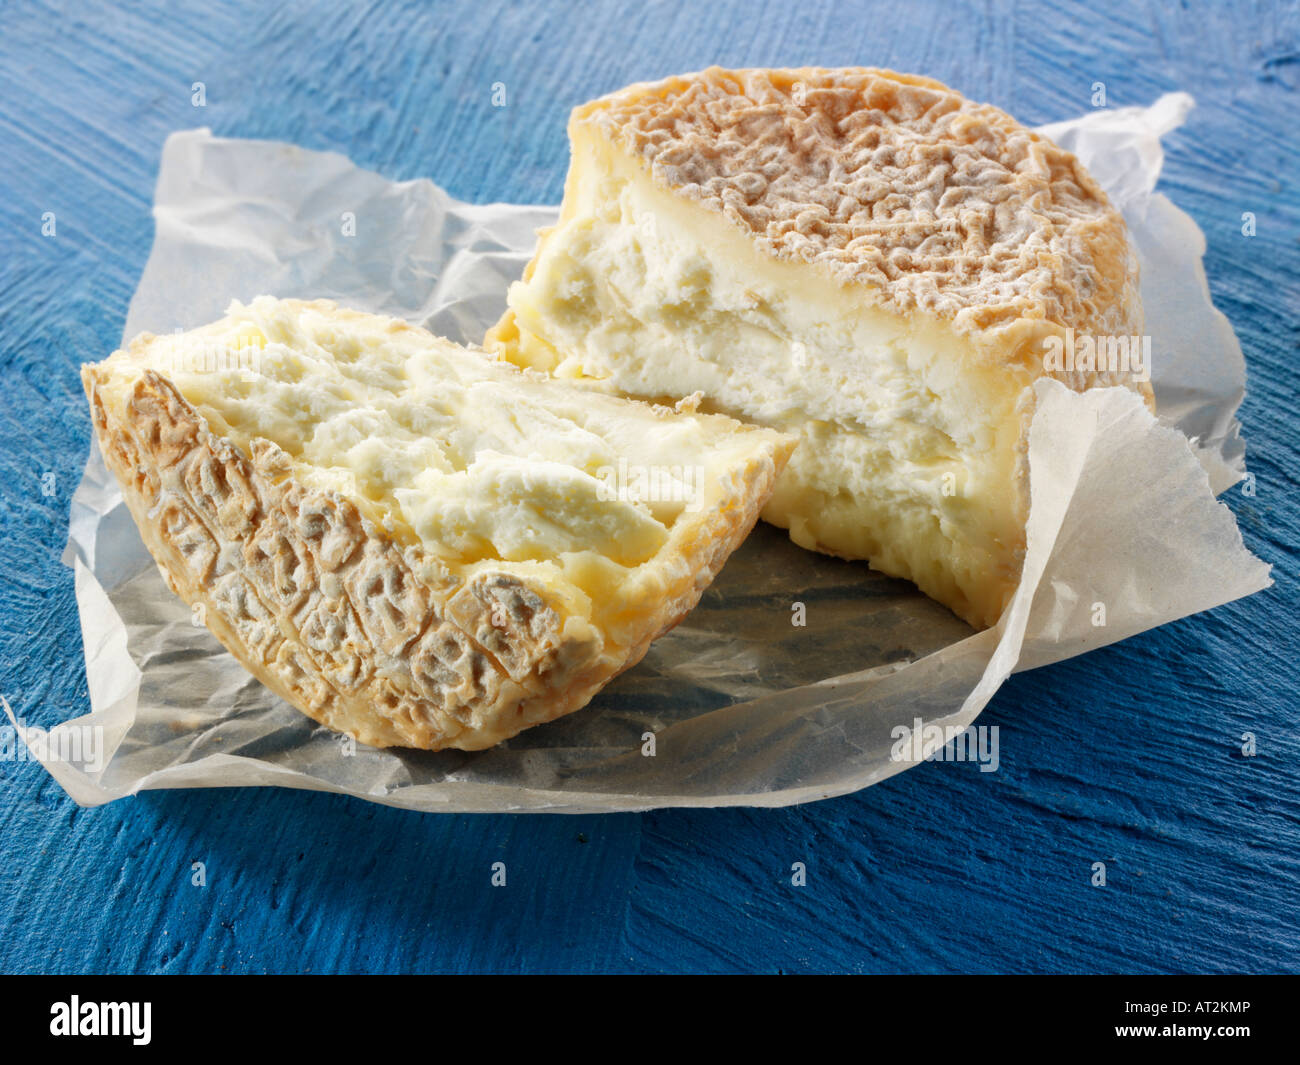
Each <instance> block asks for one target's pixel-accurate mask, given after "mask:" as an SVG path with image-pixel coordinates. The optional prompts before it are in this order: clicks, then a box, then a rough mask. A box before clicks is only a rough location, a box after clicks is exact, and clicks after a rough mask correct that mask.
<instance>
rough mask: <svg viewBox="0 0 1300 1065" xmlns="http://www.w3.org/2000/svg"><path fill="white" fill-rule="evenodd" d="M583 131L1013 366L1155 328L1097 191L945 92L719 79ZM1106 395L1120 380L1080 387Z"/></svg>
mask: <svg viewBox="0 0 1300 1065" xmlns="http://www.w3.org/2000/svg"><path fill="white" fill-rule="evenodd" d="M584 125H590V126H593V127H595V128H596V129H598V130H599V131H600V133H601V134H602V135H603V136H605V137H606V138H608V139H610V140H612V141H613V142H614V143H616V144H618V145H619V146H620V147H621V148H622V149H623V150H624V151H625V152H627V153H629V154H630V155H632V156H634V157H636V158H638V159H640V160H641V161H642V162H643V163H644V164H645V165H646V166H647V167H648V169H649V171H650V172H651V174H652V176H653V177H654V179H655V181H656V182H657V183H659V184H660V185H661V186H663V187H665V188H668V189H671V190H672V191H673V192H674V193H676V194H677V195H680V196H683V197H685V198H687V199H689V200H692V201H694V202H696V203H698V204H700V205H701V206H703V207H705V208H707V209H709V210H711V211H714V212H717V213H719V214H722V215H724V216H725V217H726V218H728V219H729V220H730V221H731V222H732V223H734V224H735V225H736V226H738V227H740V228H741V229H742V230H743V231H745V232H746V233H747V234H748V235H749V236H750V237H751V238H752V239H753V241H754V243H755V244H756V246H757V247H759V248H760V249H761V250H762V251H764V252H765V253H767V254H769V255H771V256H773V257H775V258H777V259H783V260H788V261H796V262H806V263H813V264H817V265H818V266H820V267H822V268H823V269H824V270H825V271H826V272H827V274H828V275H829V276H830V277H832V278H834V279H835V280H837V281H839V282H841V283H845V284H856V285H861V286H862V292H863V295H864V298H866V299H869V300H872V301H875V302H878V303H881V304H883V305H884V306H886V307H888V308H890V309H892V310H894V311H896V312H898V313H900V314H906V313H909V312H911V311H913V310H916V309H920V310H923V311H925V312H928V313H930V314H932V315H934V316H936V317H938V318H942V319H945V320H949V321H951V323H952V325H953V327H954V328H955V329H957V330H958V331H959V332H962V333H966V334H968V335H971V336H972V337H974V338H976V339H977V341H978V340H980V339H982V338H983V337H984V336H986V335H988V334H995V335H997V340H996V345H990V348H991V349H993V348H995V349H996V351H997V352H999V353H1000V357H1001V358H1005V359H1012V360H1016V361H1023V360H1025V359H1027V358H1032V357H1033V356H1034V355H1036V354H1038V353H1040V352H1041V339H1042V336H1043V335H1045V334H1046V333H1047V332H1053V333H1054V332H1056V331H1057V330H1058V329H1065V328H1074V329H1075V330H1077V331H1079V332H1083V333H1089V334H1094V335H1105V336H1128V335H1132V334H1134V333H1140V332H1141V325H1142V315H1141V303H1140V299H1139V296H1138V287H1137V281H1138V273H1137V269H1138V268H1137V258H1136V255H1135V253H1134V252H1133V249H1132V247H1131V246H1130V244H1129V241H1128V238H1127V231H1126V228H1125V226H1124V221H1123V218H1122V217H1121V216H1120V214H1119V212H1118V211H1116V210H1115V208H1114V207H1112V206H1111V204H1110V202H1109V200H1108V199H1107V198H1106V195H1105V193H1104V192H1103V191H1102V190H1101V188H1100V187H1099V186H1098V185H1097V183H1096V182H1095V181H1094V180H1093V179H1092V177H1091V176H1090V175H1089V174H1088V173H1087V171H1086V170H1084V168H1083V167H1082V165H1081V164H1080V163H1079V161H1078V160H1077V159H1076V158H1075V157H1074V156H1073V155H1071V154H1070V153H1069V152H1067V151H1064V150H1063V149H1061V148H1059V147H1057V146H1056V145H1055V144H1053V143H1052V142H1051V141H1049V140H1047V139H1046V138H1044V137H1041V136H1039V135H1038V134H1036V133H1033V132H1032V131H1030V130H1028V129H1026V128H1025V127H1023V126H1021V125H1020V124H1019V123H1018V122H1016V121H1015V119H1013V118H1011V117H1010V116H1009V115H1007V114H1006V113H1005V112H1003V111H1000V110H998V109H997V108H995V107H991V106H989V105H986V104H977V103H973V102H971V101H969V100H967V99H965V98H964V97H963V96H961V95H960V94H959V93H957V92H955V91H953V90H951V89H949V88H947V87H946V86H944V85H942V84H941V83H939V82H937V81H933V80H931V79H928V78H918V77H913V76H910V75H906V74H897V73H894V72H892V71H888V70H877V69H873V68H846V69H822V68H802V69H790V70H736V71H728V70H722V69H720V68H717V67H713V68H710V69H708V70H705V71H702V72H700V73H697V74H688V75H683V76H680V77H672V78H666V79H664V80H663V81H659V82H655V83H645V84H639V85H632V86H629V87H628V88H625V89H622V90H620V91H619V92H616V93H613V94H611V95H609V96H605V97H602V98H601V99H598V100H595V101H592V102H591V103H588V104H585V105H583V106H582V107H579V108H578V109H577V110H575V111H574V113H573V116H572V118H571V120H570V127H571V131H572V129H573V128H574V127H577V126H584ZM1008 330H1010V335H1008ZM1097 383H1112V382H1108V381H1106V380H1101V379H1098V380H1089V381H1084V380H1082V379H1081V380H1080V381H1079V382H1076V383H1075V385H1074V386H1075V387H1078V386H1082V387H1087V386H1088V385H1089V384H1097ZM1113 383H1120V382H1119V381H1115V382H1113ZM1148 391H1149V390H1148Z"/></svg>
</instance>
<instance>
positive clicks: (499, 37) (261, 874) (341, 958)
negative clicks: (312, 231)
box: [0, 0, 1300, 972]
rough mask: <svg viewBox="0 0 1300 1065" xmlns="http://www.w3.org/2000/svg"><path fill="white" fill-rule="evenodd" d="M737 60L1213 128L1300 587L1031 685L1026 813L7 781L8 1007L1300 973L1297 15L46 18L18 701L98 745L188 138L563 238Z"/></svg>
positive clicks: (1016, 683) (1273, 519) (219, 14)
mask: <svg viewBox="0 0 1300 1065" xmlns="http://www.w3.org/2000/svg"><path fill="white" fill-rule="evenodd" d="M712 62H718V63H721V64H723V65H776V64H791V65H794V64H804V63H819V64H824V65H837V64H849V63H869V64H876V65H884V66H892V67H895V68H897V69H902V70H909V71H915V72H918V73H924V74H929V75H931V76H934V77H937V78H940V79H941V80H943V81H946V82H948V83H949V84H952V85H953V86H955V87H957V88H959V89H961V90H962V91H964V92H966V93H967V94H968V95H971V96H973V97H975V98H978V99H983V100H988V101H990V102H992V103H995V104H998V105H1000V106H1002V107H1005V108H1006V109H1008V110H1010V111H1011V112H1012V113H1014V114H1015V115H1017V116H1018V117H1019V118H1021V119H1022V120H1023V121H1025V122H1027V123H1029V124H1038V123H1043V122H1048V121H1054V120H1057V119H1060V118H1064V117H1068V116H1071V115H1075V114H1078V113H1080V112H1082V111H1084V110H1086V109H1087V108H1088V106H1089V97H1090V95H1091V91H1092V89H1091V87H1092V85H1093V83H1094V82H1097V81H1102V82H1105V84H1106V88H1107V95H1108V102H1109V103H1110V104H1111V105H1112V106H1117V105H1124V104H1128V103H1147V102H1149V101H1151V100H1153V99H1154V98H1155V97H1156V96H1157V95H1158V94H1159V93H1161V92H1163V91H1167V90H1175V89H1185V90H1188V91H1191V92H1192V93H1194V94H1195V96H1196V97H1197V100H1198V103H1199V106H1198V109H1197V110H1196V111H1195V112H1194V113H1193V115H1192V117H1191V120H1190V122H1189V123H1188V125H1187V126H1186V127H1185V128H1183V129H1182V130H1179V131H1178V132H1176V133H1174V134H1173V135H1172V136H1171V137H1169V138H1168V140H1167V142H1166V143H1167V147H1168V160H1167V164H1166V171H1165V178H1164V180H1163V184H1162V188H1163V189H1164V191H1166V192H1167V193H1168V194H1169V195H1170V196H1171V198H1172V199H1173V200H1174V201H1175V202H1176V203H1177V204H1178V205H1179V206H1181V207H1182V208H1183V209H1185V210H1187V211H1188V212H1189V213H1190V214H1191V215H1192V216H1193V217H1194V218H1195V219H1196V220H1197V222H1198V223H1199V224H1200V225H1201V227H1202V228H1203V229H1204V230H1205V232H1206V235H1207V238H1208V242H1209V250H1208V253H1207V256H1206V268H1207V272H1208V275H1209V281H1210V287H1211V290H1212V292H1213V295H1214V298H1215V301H1216V303H1217V304H1218V306H1219V307H1220V308H1221V309H1222V310H1223V311H1224V312H1225V313H1226V314H1227V315H1228V316H1229V318H1230V319H1231V320H1232V322H1233V325H1234V326H1235V328H1236V330H1237V333H1238V336H1239V337H1240V339H1241V341H1242V345H1243V347H1244V349H1245V352H1246V358H1247V362H1248V366H1249V370H1250V381H1249V386H1250V393H1249V395H1248V397H1247V400H1246V403H1245V405H1244V407H1243V409H1242V412H1241V419H1242V422H1243V424H1244V426H1245V432H1246V435H1247V440H1248V443H1249V451H1248V462H1249V465H1250V468H1251V470H1252V471H1253V472H1254V473H1255V475H1256V478H1257V489H1258V493H1257V495H1256V496H1255V497H1253V498H1249V497H1245V496H1243V495H1242V493H1241V492H1240V490H1239V489H1235V490H1233V491H1232V492H1230V493H1228V495H1227V497H1226V501H1227V502H1228V503H1229V505H1230V506H1231V507H1232V508H1233V510H1234V511H1235V512H1236V514H1237V516H1238V520H1239V521H1240V523H1241V526H1242V531H1243V533H1244V535H1245V539H1246V542H1247V545H1248V546H1249V547H1250V548H1251V549H1252V550H1254V551H1255V552H1256V553H1257V554H1258V555H1260V556H1261V557H1262V558H1264V559H1265V560H1266V561H1268V562H1271V563H1273V564H1274V566H1275V569H1274V574H1273V576H1274V578H1275V580H1276V582H1277V584H1276V586H1275V587H1274V588H1273V589H1271V590H1270V591H1268V592H1266V593H1263V594H1261V595H1257V596H1255V597H1253V598H1251V599H1249V600H1247V601H1243V602H1239V603H1234V604H1230V605H1228V606H1225V607H1222V608H1220V609H1218V610H1215V611H1212V612H1210V613H1208V614H1203V615H1200V616H1198V617H1195V618H1190V619H1187V620H1184V621H1182V622H1179V623H1176V624H1173V625H1169V626H1166V627H1164V628H1162V629H1160V630H1158V631H1156V632H1152V633H1148V634H1146V635H1144V636H1142V637H1139V638H1137V639H1133V640H1130V641H1127V642H1125V643H1123V644H1120V645H1118V646H1115V647H1112V648H1109V649H1107V650H1103V651H1100V652H1096V653H1093V654H1090V655H1088V656H1086V657H1083V658H1078V659H1075V660H1073V661H1070V662H1067V663H1064V664H1061V665H1058V666H1054V667H1050V668H1047V669H1043V670H1039V671H1036V672H1033V673H1029V674H1024V675H1020V676H1016V677H1014V678H1012V680H1011V681H1010V682H1009V683H1008V684H1007V685H1006V686H1005V687H1004V688H1003V689H1002V690H1001V691H1000V692H999V693H998V695H997V696H996V697H995V699H994V700H993V703H992V704H991V706H990V707H989V708H988V710H986V711H985V715H984V718H983V719H982V721H983V723H985V724H990V725H998V726H999V727H1000V729H1001V741H1002V742H1001V768H1000V770H999V771H998V772H996V773H991V774H981V773H979V772H977V771H976V770H975V767H974V766H973V765H955V764H946V765H945V764H930V765H923V766H921V767H919V768H917V769H914V770H911V771H909V772H907V773H904V774H902V775H901V776H898V777H895V778H894V779H892V780H890V781H888V782H886V783H885V784H882V785H879V786H877V787H875V788H872V789H869V790H867V791H865V792H862V793H860V794H857V795H853V796H849V797H845V798H842V799H836V800H832V801H828V802H822V803H817V804H813V805H810V806H806V807H800V808H794V809H786V810H779V811H745V810H723V811H663V812H656V813H650V814H644V815H619V816H612V817H605V818H599V817H577V818H552V817H527V818H522V817H506V816H456V817H436V816H422V815H418V814H411V813H405V812H401V811H396V810H391V809H387V808H383V807H379V806H374V805H370V804H366V803H364V802H360V801H356V800H351V799H347V798H339V797H334V796H327V795H319V794H310V793H303V792H288V791H276V790H269V789H254V790H223V791H194V792H167V793H148V794H145V795H142V796H140V797H139V798H136V799H130V800H126V801H123V802H120V803H115V804H112V805H110V806H107V807H103V808H99V809H95V810H86V811H83V810H79V809H78V808H77V807H76V806H75V805H74V804H73V803H72V802H71V801H70V800H69V799H68V798H67V797H66V796H65V795H64V794H63V792H62V791H61V790H60V789H59V787H58V786H57V785H56V784H55V783H54V782H53V781H52V780H51V779H50V778H49V777H48V776H47V775H46V774H45V772H44V771H43V770H42V769H41V768H40V767H39V766H37V765H35V764H33V763H30V762H18V761H7V762H6V761H0V780H3V789H2V793H0V929H2V930H3V935H0V970H3V971H7V972H13V971H131V972H202V971H227V972H263V971H298V970H305V969H310V970H312V971H315V972H323V971H375V970H403V971H407V970H442V971H475V970H504V971H518V970H528V971H537V970H543V971H570V970H575V971H588V970H620V971H621V970H628V971H660V970H709V971H715V970H722V971H726V970H738V969H739V970H750V969H755V970H760V971H773V972H774V971H784V972H799V971H822V970H852V971H890V972H892V971H915V970H920V971H951V970H961V971H971V970H978V971H985V970H1013V971H1034V972H1039V971H1062V970H1065V971H1169V970H1177V971H1183V970H1192V971H1243V970H1244V971H1275V970H1286V971H1297V970H1300V903H1298V901H1297V890H1298V888H1297V884H1300V861H1298V860H1297V850H1298V844H1300V801H1298V797H1300V729H1298V727H1297V713H1298V707H1297V691H1298V690H1300V683H1297V681H1298V680H1300V677H1298V673H1300V671H1298V669H1297V665H1296V658H1297V655H1296V620H1295V619H1296V612H1297V606H1298V605H1300V604H1298V602H1297V594H1296V583H1295V578H1296V569H1297V544H1298V543H1300V528H1298V526H1300V495H1298V493H1297V487H1298V486H1297V480H1298V476H1297V471H1298V470H1300V455H1297V447H1296V430H1297V387H1296V386H1297V373H1296V368H1295V363H1296V359H1297V354H1298V353H1297V346H1298V344H1300V332H1298V329H1297V325H1298V322H1297V318H1298V315H1297V308H1300V269H1298V266H1300V261H1298V260H1300V192H1298V190H1297V186H1296V177H1295V175H1296V173H1297V166H1296V162H1297V148H1298V147H1300V131H1298V129H1297V121H1296V115H1297V114H1300V9H1298V8H1297V5H1296V4H1294V3H1285V4H1283V3H1274V4H1268V3H1256V4H1250V3H1244V2H1243V3H1231V4H1229V3H1225V4H1216V5H1198V7H1197V9H1196V10H1186V9H1185V5H1177V4H1169V3H1161V2H1158V0H1157V2H1152V0H1145V2H1131V0H1124V2H1120V0H1101V2H1098V3H1092V4H1088V5H1086V6H1080V7H1078V8H1066V7H1064V6H1058V5H1055V4H1045V3H1012V2H1009V0H1008V2H996V0H995V2H991V3H988V4H984V5H978V6H975V5H972V6H963V5H958V4H950V3H944V2H941V0H927V2H924V3H897V2H895V0H890V2H888V3H861V4H852V5H845V4H841V3H839V2H835V0H800V2H798V3H789V2H787V0H774V2H767V3H751V2H745V0H735V2H714V3H708V4H699V5H683V4H666V3H649V4H645V5H644V6H641V5H630V4H626V3H624V2H617V3H575V4H559V3H552V4H545V5H542V4H538V5H535V6H532V7H515V6H511V5H505V4H502V3H499V2H495V0H483V2H478V3H473V4H469V3H457V4H454V5H445V4H444V5H427V4H418V3H396V4H360V5H355V6H354V5H342V4H340V5H338V6H320V7H315V6H307V5H302V4H297V3H287V4H283V5H275V7H274V9H271V8H270V7H266V8H263V7H262V6H261V5H254V4H252V3H231V2H222V0H204V2H202V3H199V2H194V0H187V2H182V3H175V2H172V3H161V2H149V3H144V4H140V5H134V6H133V7H132V8H131V10H129V11H125V12H119V11H116V10H114V9H113V8H110V7H108V6H102V7H101V6H98V5H87V4H67V5H63V4H60V3H46V4H32V3H18V4H7V5H5V6H4V8H3V9H0V193H2V194H0V234H3V255H0V345H2V347H0V359H2V360H3V362H2V366H3V368H2V370H0V373H2V374H3V376H2V378H0V380H2V381H3V392H4V403H3V404H0V520H2V521H3V530H2V531H3V535H2V536H0V589H2V595H0V607H2V609H0V692H3V694H4V695H5V696H6V697H7V698H8V699H9V701H10V703H11V704H12V705H13V706H14V710H15V712H16V713H18V714H20V715H22V716H24V717H25V718H26V719H27V720H28V721H29V722H31V723H34V724H41V725H47V726H48V725H50V724H53V723H54V722H56V721H59V720H62V719H65V718H67V717H70V716H75V715H76V714H80V713H84V712H85V711H86V710H87V699H86V688H85V676H84V669H83V665H82V659H81V639H80V633H79V629H78V624H77V612H76V605H75V600H74V598H73V588H72V576H71V572H70V571H69V570H67V569H65V568H64V567H62V566H61V565H60V564H59V562H58V555H59V552H60V550H61V549H62V546H63V542H64V538H65V530H66V522H67V514H68V501H69V497H70V495H71V492H72V490H73V488H74V487H75V486H76V483H77V480H78V478H79V475H80V471H81V466H82V463H83V461H84V458H85V454H86V449H87V445H88V440H89V423H88V419H87V416H86V412H85V403H84V399H83V397H82V395H81V390H80V385H79V382H78V380H77V374H76V367H77V364H78V363H79V362H80V361H82V360H89V359H96V358H99V357H101V356H102V355H103V354H105V353H106V352H108V351H109V350H111V349H112V348H113V347H114V346H116V344H117V342H118V339H119V336H120V333H121V329H122V324H123V321H124V318H125V314H126V308H127V304H128V301H129V299H130V296H131V293H132V291H133V289H134V286H135V282H136V279H137V277H138V276H139V272H140V270H141V268H142V267H143V265H144V262H145V259H146V257H147V255H148V251H149V245H150V241H151V238H152V222H151V219H150V215H149V207H150V203H151V198H152V190H153V181H154V177H155V174H156V168H157V163H158V157H159V152H160V149H161V145H162V142H163V139H164V137H165V136H166V134H167V133H168V132H170V131H172V130H174V129H178V128H185V127H192V126H197V125H209V126H211V127H212V128H213V130H214V132H215V133H217V134H219V135H230V136H247V137H272V138H278V139H284V140H289V141H295V142H297V143H299V144H302V145H305V146H308V147H313V148H327V149H333V150H337V151H341V152H344V153H346V154H347V155H349V156H350V157H351V158H353V159H354V160H356V161H357V162H358V163H359V164H360V165H362V166H366V167H369V168H372V169H375V170H378V171H380V172H382V173H384V174H386V175H388V176H390V177H394V178H408V177H415V176H421V175H425V176H429V177H432V178H433V179H434V180H435V181H437V182H439V183H440V184H441V185H443V186H444V187H445V188H447V189H448V190H449V191H450V192H451V193H452V194H453V195H456V196H458V197H461V198H463V199H467V200H472V201H477V202H487V201H490V200H498V199H499V200H511V201H516V202H557V201H558V199H559V197H560V192H561V186H562V180H563V175H564V170H565V165H566V158H567V156H566V151H567V149H566V143H565V137H564V120H565V116H566V114H567V111H568V109H569V108H570V107H571V106H573V105H574V104H576V103H579V102H581V101H582V100H584V99H587V98H589V97H590V96H593V95H595V94H597V93H600V92H604V91H607V90H610V89H612V88H615V87H617V86H619V85H622V84H624V83H626V82H629V81H633V80H641V79H645V78H650V77H657V76H660V75H664V74H668V73H673V72H678V71H682V70H688V69H696V68H699V67H702V66H706V65H708V64H709V63H712ZM196 81H202V82H204V83H205V85H206V92H207V106H206V107H204V108H202V109H198V108H195V107H194V106H193V105H192V103H191V86H192V85H193V83H194V82H196ZM496 82H502V83H504V84H505V85H506V86H507V90H508V100H509V105H508V106H507V107H506V108H504V109H494V108H493V107H492V106H491V91H492V86H493V84H494V83H496ZM47 211H53V212H55V215H56V218H57V235H56V236H55V237H53V238H47V237H43V236H42V235H41V217H42V214H43V213H44V212H47ZM1245 211H1251V212H1254V213H1255V215H1256V217H1257V220H1258V221H1257V226H1258V235H1257V236H1255V237H1253V238H1247V237H1244V236H1243V235H1242V234H1241V232H1240V227H1241V215H1242V213H1243V212H1245ZM50 473H52V474H54V481H53V485H54V494H53V495H52V496H46V495H43V494H42V490H41V489H42V476H43V475H45V474H50ZM45 483H47V484H48V483H50V482H48V481H46V482H45ZM1245 731H1250V732H1253V733H1254V734H1255V735H1256V737H1257V742H1258V751H1259V753H1258V755H1257V756H1256V757H1254V758H1244V757H1242V756H1241V754H1240V751H1239V746H1240V736H1241V734H1242V733H1243V732H1245ZM196 861H201V862H204V863H205V865H206V869H207V878H206V879H207V884H206V887H201V888H200V887H195V886H192V885H191V872H190V870H191V864H192V863H193V862H196ZM497 861H504V862H505V863H506V864H507V869H508V882H507V885H506V886H505V887H503V888H493V887H491V886H490V884H489V876H490V867H491V865H492V863H493V862H497ZM796 861H802V862H805V863H806V864H807V868H808V883H807V886H805V887H793V886H792V885H791V883H790V868H791V864H792V863H793V862H796ZM1095 861H1105V862H1106V863H1107V866H1108V872H1109V882H1108V886H1106V887H1105V888H1094V887H1092V886H1090V883H1089V876H1090V870H1091V866H1092V863H1093V862H1095Z"/></svg>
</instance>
